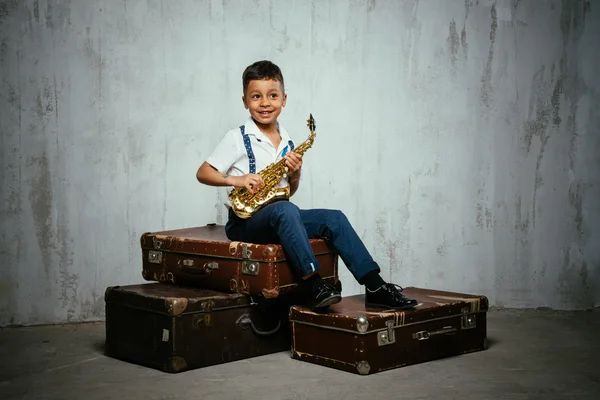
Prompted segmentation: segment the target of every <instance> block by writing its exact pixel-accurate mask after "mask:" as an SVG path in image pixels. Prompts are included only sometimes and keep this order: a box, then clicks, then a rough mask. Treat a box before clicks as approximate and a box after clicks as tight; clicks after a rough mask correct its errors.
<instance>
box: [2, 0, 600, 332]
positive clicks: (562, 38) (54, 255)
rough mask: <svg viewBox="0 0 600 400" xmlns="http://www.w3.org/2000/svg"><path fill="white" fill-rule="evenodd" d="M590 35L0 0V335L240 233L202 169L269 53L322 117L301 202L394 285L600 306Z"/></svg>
mask: <svg viewBox="0 0 600 400" xmlns="http://www.w3.org/2000/svg"><path fill="white" fill-rule="evenodd" d="M599 34H600V4H595V3H594V2H591V1H588V2H585V1H541V0H536V1H534V0H530V1H525V0H521V1H518V0H513V1H501V0H498V1H491V0H466V1H464V0H456V1H450V0H429V1H426V0H422V1H374V0H371V1H343V0H338V1H316V0H313V1H300V0H298V1H293V2H292V1H285V2H284V1H258V0H257V1H233V0H231V1H191V0H189V1H159V0H148V1H142V0H140V1H133V0H129V1H125V0H99V1H94V2H91V1H70V0H62V1H61V0H56V1H45V0H27V1H18V0H0V68H1V73H0V105H1V110H0V129H1V133H2V134H1V139H0V140H1V142H0V146H1V150H0V151H1V153H0V154H1V157H2V160H1V166H2V170H1V172H0V182H1V189H2V192H1V205H0V215H1V218H2V220H1V222H0V224H1V225H0V235H1V236H0V237H1V243H0V255H1V260H2V261H1V268H2V269H1V272H0V293H1V299H0V325H7V324H38V323H56V322H64V321H83V320H95V319H101V318H103V311H104V310H103V306H104V299H103V295H104V290H105V288H106V287H107V286H109V285H118V284H121V285H122V284H128V283H136V282H142V278H141V273H140V271H141V253H140V251H139V237H140V235H141V234H142V233H143V232H146V231H156V230H162V229H174V228H180V227H184V226H194V225H203V224H205V223H208V222H213V221H215V222H220V223H224V222H225V220H224V218H225V212H224V209H223V208H222V206H221V201H222V192H221V191H219V190H217V189H215V188H209V187H203V186H201V185H199V184H198V183H197V182H196V181H195V176H194V175H195V172H196V169H197V167H198V166H199V164H200V163H201V162H202V161H203V160H204V159H205V158H206V157H207V156H208V154H209V153H210V151H211V150H212V148H213V146H214V145H215V144H216V143H217V142H218V141H219V140H220V138H221V136H222V135H223V134H224V132H225V131H226V130H227V129H230V128H232V127H235V126H238V125H239V124H240V123H241V122H242V121H243V120H244V118H245V116H246V111H245V110H244V109H243V107H242V103H241V100H240V97H241V73H242V71H243V69H244V67H245V66H246V65H248V64H249V63H251V62H253V61H256V60H259V59H264V58H267V59H271V60H273V61H274V62H276V63H278V64H279V65H280V66H281V67H282V69H283V71H284V74H285V78H286V80H287V82H286V83H287V89H288V94H289V101H288V105H287V107H286V108H285V110H284V113H283V115H282V122H283V123H284V124H286V126H287V127H288V130H290V131H291V133H292V135H293V136H294V137H295V138H296V139H297V140H298V141H300V140H303V139H304V138H305V137H306V136H307V135H308V130H307V128H306V125H305V120H306V118H307V117H308V114H309V113H311V112H312V113H313V115H314V116H315V119H316V122H317V138H316V141H315V144H314V146H313V148H312V149H311V150H309V152H308V153H307V154H306V157H305V173H304V176H303V182H302V186H301V188H300V191H299V193H298V194H297V195H296V196H295V201H296V203H297V204H299V205H301V206H303V207H331V208H340V209H342V210H343V211H344V212H346V214H347V215H348V217H349V218H350V220H351V221H352V222H353V223H354V225H355V227H356V229H357V231H358V232H359V234H360V236H361V237H362V238H363V239H364V241H365V243H366V244H367V246H368V247H369V248H370V249H371V250H372V252H373V255H374V256H375V258H376V260H377V261H379V262H380V263H381V266H382V268H383V269H384V276H385V278H387V279H391V280H393V281H394V282H396V283H398V284H400V285H405V286H427V287H433V288H439V289H447V290H456V291H466V292H476V293H482V294H485V295H487V296H488V297H489V299H490V302H491V303H492V304H495V305H501V306H511V307H537V306H547V307H554V308H560V309H567V308H588V307H593V306H597V305H599V304H600V295H599V292H600V282H599V281H600V271H599V269H600V268H599V267H598V265H599V264H600V251H599V250H598V243H600V237H599V236H600V228H599V222H600V215H599V214H600V210H599V207H598V204H600V192H599V190H600V189H599V186H598V183H599V181H598V178H599V175H600V169H599V168H598V167H599V166H600V158H599V154H600V153H599V148H600V147H599V146H600V138H599V135H598V127H599V122H600V106H599V105H598V104H599V103H600V96H599V90H600V79H599V78H598V76H597V74H598V71H599V70H600V69H599V65H600V63H599V61H600V60H599V58H600V56H599V52H598V47H597V46H598V39H599V37H600V35H599ZM342 267H343V266H342ZM341 275H342V280H343V283H344V286H345V288H346V290H345V294H354V293H359V292H360V291H361V287H359V286H358V285H357V284H356V283H355V282H353V280H352V278H351V276H350V274H349V273H348V272H347V271H346V270H345V269H343V268H342V271H341Z"/></svg>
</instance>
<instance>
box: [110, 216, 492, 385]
mask: <svg viewBox="0 0 600 400" xmlns="http://www.w3.org/2000/svg"><path fill="white" fill-rule="evenodd" d="M140 244H141V253H142V271H141V273H142V276H143V278H144V280H146V281H148V283H143V284H138V285H127V286H111V287H108V288H107V289H106V293H105V303H106V354H107V355H109V356H111V357H114V358H118V359H121V360H126V361H129V362H133V363H136V364H140V365H145V366H148V367H152V368H156V369H159V370H162V371H166V372H172V373H177V372H183V371H186V370H191V369H195V368H201V367H206V366H211V365H216V364H222V363H226V362H230V361H236V360H241V359H247V358H251V357H256V356H261V355H266V354H270V353H275V352H281V351H290V349H291V357H292V358H293V359H295V360H301V361H306V362H311V363H314V364H319V365H323V366H328V367H332V368H336V369H340V370H344V371H348V372H353V373H357V374H361V375H367V374H372V373H376V372H379V371H384V370H389V369H393V368H397V367H401V366H406V365H411V364H416V363H420V362H424V361H431V360H435V359H439V358H443V357H448V356H452V355H458V354H464V353H469V352H473V351H478V350H482V349H485V348H486V331H487V328H486V313H487V309H488V302H487V299H486V298H485V297H484V296H477V295H468V294H463V293H450V292H441V291H433V290H426V289H419V288H406V289H405V294H407V295H408V296H409V297H413V298H416V299H417V300H418V301H419V306H418V307H417V308H416V309H414V310H405V311H395V310H389V309H373V308H365V305H364V297H363V295H354V296H347V297H344V298H343V300H342V302H341V303H339V304H336V305H334V306H331V307H329V308H327V309H323V310H310V309H308V308H307V307H306V306H304V304H306V298H305V295H304V293H303V291H302V290H300V287H299V285H298V281H299V279H298V277H296V276H294V274H293V273H292V268H291V267H290V265H289V264H288V260H287V259H286V256H285V253H284V252H283V249H282V248H281V246H280V245H278V244H268V245H259V244H254V243H242V242H234V241H230V240H229V239H228V238H227V237H226V236H225V230H224V226H222V225H216V224H209V225H206V226H201V227H194V228H188V229H179V230H170V231H162V232H153V233H151V232H148V233H144V234H143V235H142V236H141V238H140ZM311 246H312V248H313V251H314V253H315V255H316V257H317V260H318V261H319V264H320V265H321V271H320V274H321V276H322V277H323V278H324V279H325V280H327V281H328V282H330V283H332V284H334V285H336V286H338V288H341V285H340V283H339V277H338V258H339V257H338V254H337V252H336V251H335V249H334V248H333V246H332V245H331V243H329V242H327V241H325V240H321V239H311Z"/></svg>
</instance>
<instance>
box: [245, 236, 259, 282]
mask: <svg viewBox="0 0 600 400" xmlns="http://www.w3.org/2000/svg"><path fill="white" fill-rule="evenodd" d="M251 256H252V251H250V250H248V245H246V243H244V244H242V258H243V259H244V261H242V274H244V275H258V269H259V268H258V262H253V261H250V257H251Z"/></svg>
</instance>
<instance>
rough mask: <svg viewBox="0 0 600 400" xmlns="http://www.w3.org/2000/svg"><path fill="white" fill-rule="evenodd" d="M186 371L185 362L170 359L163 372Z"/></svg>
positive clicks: (175, 358)
mask: <svg viewBox="0 0 600 400" xmlns="http://www.w3.org/2000/svg"><path fill="white" fill-rule="evenodd" d="M187 369H188V365H187V362H186V361H185V359H184V358H182V357H178V356H175V357H170V358H169V359H168V360H167V363H166V365H165V371H166V372H170V373H178V372H183V371H185V370H187Z"/></svg>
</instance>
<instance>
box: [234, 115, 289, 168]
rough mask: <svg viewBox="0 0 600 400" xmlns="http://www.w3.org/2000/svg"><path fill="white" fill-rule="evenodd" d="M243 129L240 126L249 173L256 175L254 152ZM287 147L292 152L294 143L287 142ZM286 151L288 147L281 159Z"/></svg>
mask: <svg viewBox="0 0 600 400" xmlns="http://www.w3.org/2000/svg"><path fill="white" fill-rule="evenodd" d="M244 128H245V127H244V125H242V126H240V133H241V134H242V137H243V138H244V147H245V148H246V153H247V154H248V161H249V163H250V173H251V174H256V159H255V158H254V152H253V151H252V145H251V144H250V136H248V135H246V131H245V129H244ZM288 146H289V148H290V150H294V142H292V141H291V140H288ZM287 150H288V147H287V146H286V148H285V149H283V154H282V155H281V156H282V157H283V156H285V155H286V153H287Z"/></svg>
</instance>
